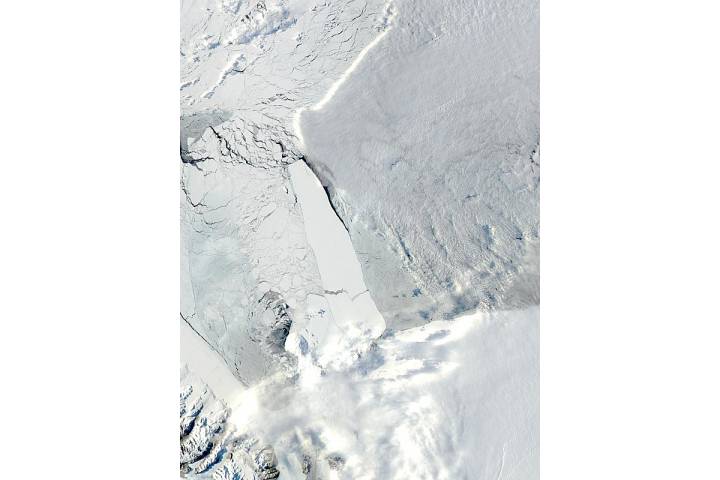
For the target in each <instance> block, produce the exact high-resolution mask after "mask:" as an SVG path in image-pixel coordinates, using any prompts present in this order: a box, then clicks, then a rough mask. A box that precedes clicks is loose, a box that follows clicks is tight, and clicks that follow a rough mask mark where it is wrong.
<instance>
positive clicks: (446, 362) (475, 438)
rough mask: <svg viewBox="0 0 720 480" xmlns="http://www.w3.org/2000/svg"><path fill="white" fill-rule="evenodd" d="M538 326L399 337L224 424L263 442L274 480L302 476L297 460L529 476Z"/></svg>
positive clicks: (497, 320)
mask: <svg viewBox="0 0 720 480" xmlns="http://www.w3.org/2000/svg"><path fill="white" fill-rule="evenodd" d="M537 327H538V309H537V308H535V307H533V308H530V309H528V310H523V311H512V312H500V313H493V314H474V315H469V316H466V317H461V318H458V319H456V320H452V321H434V322H431V323H429V324H426V325H424V326H421V327H416V328H413V329H410V330H406V331H403V332H398V333H397V334H395V335H394V336H390V337H387V338H382V339H380V340H379V341H378V342H377V345H376V347H375V348H374V349H373V350H372V351H371V353H370V354H368V355H366V356H365V357H364V358H363V359H361V360H360V361H359V362H357V363H356V364H354V365H352V366H350V367H348V368H346V369H344V370H339V371H332V372H328V373H327V374H326V375H324V376H322V377H321V378H319V379H317V380H316V381H314V382H312V383H311V384H304V383H303V382H298V383H297V384H296V385H294V386H288V385H276V384H272V383H265V384H261V385H258V386H255V387H253V388H252V389H251V390H249V391H248V392H247V394H246V395H245V397H244V400H243V402H240V403H238V404H236V405H233V414H232V415H231V417H230V421H231V422H235V423H236V425H237V427H238V428H240V429H247V430H248V431H251V432H253V433H254V434H255V435H258V436H259V437H260V438H262V440H263V441H265V442H267V443H270V444H272V445H273V446H274V448H275V450H276V453H277V455H278V458H279V467H278V468H279V470H280V472H281V477H280V478H282V479H303V480H304V479H305V476H304V475H302V474H301V473H300V470H299V469H300V459H301V458H302V455H303V454H307V455H310V456H311V457H317V459H318V471H319V473H321V477H318V478H323V479H333V478H335V479H353V480H364V479H368V480H370V479H377V480H379V479H382V480H416V479H417V480H420V479H423V480H425V479H427V480H431V479H432V480H443V479H447V480H451V479H452V480H460V479H465V480H484V479H492V480H497V479H504V480H513V479H514V480H529V479H535V478H538V468H539V467H538V436H537V432H538V401H537V398H538V381H537V378H538V364H537V358H538V345H537ZM258 406H262V407H261V408H259V407H258ZM334 454H337V455H339V456H341V457H342V458H344V459H345V466H344V468H343V469H342V470H340V471H332V470H330V469H329V468H328V466H327V463H326V462H324V461H323V459H324V457H326V456H328V455H334Z"/></svg>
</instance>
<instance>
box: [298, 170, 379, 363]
mask: <svg viewBox="0 0 720 480" xmlns="http://www.w3.org/2000/svg"><path fill="white" fill-rule="evenodd" d="M288 170H289V172H290V178H291V180H292V185H293V189H294V191H295V195H296V196H297V199H298V202H299V203H300V207H301V210H302V212H303V220H304V224H305V232H306V235H307V239H308V243H309V244H310V247H311V248H312V250H313V252H314V254H315V260H316V262H317V266H318V270H319V272H320V278H321V279H322V285H323V288H324V290H325V295H324V299H325V302H327V306H328V307H329V310H330V311H329V312H328V313H327V314H325V315H317V314H311V315H306V316H305V317H301V318H299V319H298V320H297V321H296V322H295V323H294V324H293V328H292V330H291V333H290V336H288V340H287V342H286V344H285V348H286V349H288V350H289V351H292V352H293V353H296V354H297V355H298V356H301V355H302V354H303V352H302V351H301V349H300V347H299V339H298V337H299V336H303V337H304V338H305V340H306V341H310V342H311V345H310V347H311V349H312V350H313V351H314V353H315V355H317V361H318V363H319V364H320V365H323V366H324V365H328V364H329V363H337V362H338V361H343V360H348V356H351V355H352V354H353V352H357V351H362V350H364V349H365V348H366V347H367V345H368V344H369V342H370V341H372V340H373V339H374V338H377V337H378V336H380V334H382V332H383V330H385V321H384V320H383V317H382V315H381V314H380V312H378V309H377V307H376V306H375V303H374V302H373V300H372V298H371V297H370V295H369V293H368V291H367V287H366V286H365V282H364V281H363V274H362V269H361V268H360V263H359V262H358V260H357V258H356V256H355V250H354V249H353V246H352V243H351V242H350V237H349V236H348V233H347V231H346V230H345V229H344V228H343V226H342V223H341V222H340V219H339V218H338V217H337V216H336V215H335V212H333V210H332V208H331V207H330V204H329V203H328V199H327V196H326V194H325V191H324V190H323V188H322V186H321V185H320V181H319V180H318V179H317V178H316V177H315V175H314V174H313V173H312V171H311V170H310V169H309V168H308V166H307V165H306V164H305V162H302V161H300V162H295V163H293V164H292V165H290V167H289V168H288ZM320 308H322V303H320ZM315 313H316V312H315ZM349 360H352V357H350V358H349Z"/></svg>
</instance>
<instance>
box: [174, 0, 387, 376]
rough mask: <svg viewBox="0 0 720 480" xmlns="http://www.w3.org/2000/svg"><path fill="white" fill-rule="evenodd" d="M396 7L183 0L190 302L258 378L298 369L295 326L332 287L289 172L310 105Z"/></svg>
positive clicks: (234, 365)
mask: <svg viewBox="0 0 720 480" xmlns="http://www.w3.org/2000/svg"><path fill="white" fill-rule="evenodd" d="M389 15H391V10H390V9H389V6H388V4H387V2H385V1H375V0H369V1H360V0H344V1H335V2H317V3H316V2H312V1H307V0H295V1H285V0H266V1H257V2H249V3H248V2H222V4H218V3H217V2H216V1H214V0H213V1H211V0H205V1H203V0H196V1H183V2H182V4H181V32H182V38H181V45H180V49H181V106H182V118H181V139H180V156H181V160H182V168H183V172H182V187H183V196H182V198H181V205H182V206H181V208H182V237H183V248H182V250H183V252H182V261H183V264H182V285H183V292H182V307H181V313H182V316H183V318H184V319H185V320H186V321H187V322H188V324H189V325H191V326H192V327H193V329H194V330H195V331H196V332H198V334H199V335H201V336H202V337H203V338H204V339H205V340H206V341H207V342H208V343H209V344H210V345H211V346H212V347H213V348H214V349H215V350H216V351H217V352H218V354H219V355H220V356H221V357H222V358H224V360H225V361H226V363H227V364H228V366H229V367H230V368H231V369H232V371H233V372H234V374H235V375H236V376H237V377H238V378H239V379H240V380H241V381H242V382H244V383H245V384H252V383H253V382H256V381H258V380H259V379H261V378H263V377H265V376H267V375H270V374H273V373H275V372H282V371H285V372H291V371H292V368H293V362H294V357H293V356H292V355H288V354H286V353H285V352H284V351H283V350H282V348H283V347H284V339H285V336H286V335H287V333H288V331H287V330H289V326H290V325H291V324H292V321H293V318H299V319H303V318H305V316H306V315H308V314H310V315H312V314H313V312H309V311H308V298H315V297H318V296H319V297H321V298H322V297H324V296H325V295H326V293H325V289H324V288H323V282H322V279H321V277H320V275H319V272H318V269H317V265H316V262H315V258H314V254H313V252H312V249H311V248H310V247H309V245H308V243H307V238H306V232H305V230H304V225H303V220H302V213H301V210H300V206H299V205H298V203H297V201H296V198H295V193H294V192H293V190H292V185H291V182H290V180H289V174H288V171H287V167H288V165H290V164H292V163H294V162H297V161H302V158H303V154H302V151H301V144H302V142H301V141H300V137H299V131H298V130H297V128H296V127H297V124H296V122H297V118H298V114H297V112H298V111H299V110H301V109H303V108H306V107H308V106H310V105H312V104H315V103H316V102H317V101H319V99H320V98H321V97H322V95H323V94H324V92H325V91H326V90H328V89H329V88H330V86H331V85H332V84H333V82H334V81H335V80H336V79H337V78H339V77H340V76H341V75H342V73H343V72H344V71H345V70H346V68H347V67H348V65H350V64H351V63H352V62H353V60H354V59H355V58H356V57H357V55H358V53H359V52H361V51H362V49H363V48H365V47H366V44H367V43H369V42H371V41H372V40H373V38H375V37H376V36H377V35H378V33H379V32H382V31H383V30H384V29H387V28H388V24H387V23H388V18H389ZM314 306H315V305H313V307H314ZM277 312H283V314H282V317H283V318H281V319H278V318H274V315H275V314H276V313H277Z"/></svg>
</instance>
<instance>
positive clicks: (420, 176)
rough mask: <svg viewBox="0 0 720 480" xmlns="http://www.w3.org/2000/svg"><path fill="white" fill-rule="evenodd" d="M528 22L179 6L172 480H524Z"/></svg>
mask: <svg viewBox="0 0 720 480" xmlns="http://www.w3.org/2000/svg"><path fill="white" fill-rule="evenodd" d="M537 50H538V5H537V3H536V2H535V1H532V0H529V1H520V2H511V1H500V2H485V1H471V0H450V1H447V2H439V1H431V0H423V1H410V0H392V1H386V0H327V1H313V0H260V1H252V2H245V1H240V0H222V1H219V0H191V1H188V0H183V1H182V2H181V45H180V53H181V86H180V92H181V110H182V117H181V122H180V123H181V125H180V127H181V128H180V159H181V165H182V174H181V192H182V193H181V226H182V231H181V235H182V257H181V276H182V278H181V302H182V303H181V309H180V310H181V312H180V316H181V320H180V321H181V327H182V332H183V334H182V345H181V360H182V372H183V373H182V384H183V385H184V386H183V390H182V392H181V447H182V449H181V475H183V476H189V477H198V478H214V479H216V480H220V479H236V480H237V479H239V478H245V479H246V480H247V479H249V478H257V479H269V478H277V477H278V476H279V478H297V479H304V480H306V479H315V480H317V479H321V478H322V479H332V478H338V479H340V478H341V479H398V480H400V479H409V478H418V479H425V478H428V479H429V478H432V479H442V478H447V479H450V478H452V479H456V478H467V479H484V478H492V479H495V478H505V479H507V478H515V479H529V478H537V475H538V473H537V472H538V456H537V453H538V452H537V450H538V447H537V445H538V444H537V442H538V439H537V436H538V432H537V429H538V425H537V403H538V399H537V393H538V392H537V376H538V372H537V320H538V310H537V307H536V305H537V304H538V301H539V294H538V270H539V266H538V248H539V235H538V188H539V130H538V51H537Z"/></svg>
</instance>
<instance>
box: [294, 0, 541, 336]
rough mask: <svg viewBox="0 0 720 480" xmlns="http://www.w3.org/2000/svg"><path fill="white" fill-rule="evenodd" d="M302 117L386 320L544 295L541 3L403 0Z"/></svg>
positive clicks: (308, 145)
mask: <svg viewBox="0 0 720 480" xmlns="http://www.w3.org/2000/svg"><path fill="white" fill-rule="evenodd" d="M393 4H394V6H395V8H396V10H397V14H396V15H395V17H394V20H393V21H394V27H393V28H392V29H391V30H390V31H389V32H388V33H387V35H385V37H384V38H383V39H382V43H381V46H380V47H378V48H375V49H373V50H371V51H370V52H369V53H368V54H367V56H366V57H365V58H364V59H363V61H362V63H360V64H359V65H358V67H357V69H355V70H354V72H353V74H352V75H351V76H350V77H349V78H348V79H347V80H346V81H345V82H344V83H343V85H342V87H341V88H340V89H339V90H338V91H337V93H336V94H335V95H334V97H333V98H332V100H331V101H329V102H327V103H326V104H325V105H324V106H323V108H322V109H320V110H317V111H313V110H308V111H305V112H304V113H303V115H302V119H301V122H300V126H301V128H302V134H303V139H304V145H305V150H304V152H305V154H306V157H307V161H308V163H309V165H310V166H311V167H312V168H313V170H314V171H315V172H316V173H317V174H318V175H319V177H320V178H321V180H322V181H323V183H324V184H325V185H326V187H327V188H328V190H329V192H330V198H331V201H332V203H333V205H334V207H335V210H336V211H337V212H338V213H339V214H340V216H341V217H342V219H343V221H344V223H345V224H346V226H347V227H348V229H349V231H350V233H351V238H352V242H353V244H354V246H355V250H356V252H358V255H359V256H360V258H361V259H362V265H363V273H364V276H365V281H366V284H367V285H368V287H369V289H370V292H371V294H372V296H373V299H374V300H375V302H376V304H377V305H378V307H379V309H380V311H381V312H382V313H383V315H384V316H385V319H386V321H387V322H388V324H391V325H394V326H396V327H405V326H408V325H409V324H417V323H418V322H422V321H427V320H429V319H436V318H451V317H454V316H456V315H458V314H459V313H462V312H465V311H473V310H475V309H478V308H480V309H484V310H487V309H508V308H522V307H525V306H528V305H533V304H537V303H538V301H539V287H538V278H539V276H538V273H539V262H538V249H539V246H538V245H539V232H538V226H539V224H538V221H539V212H538V192H539V175H540V164H539V116H538V112H539V104H538V103H539V98H538V87H539V78H538V57H539V55H538V46H539V35H538V32H539V28H538V19H539V12H538V2H537V1H536V0H520V1H509V0H508V1H484V0H480V1H478V0H448V1H442V2H440V1H438V2H433V1H416V0H397V1H395V2H394V3H393Z"/></svg>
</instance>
